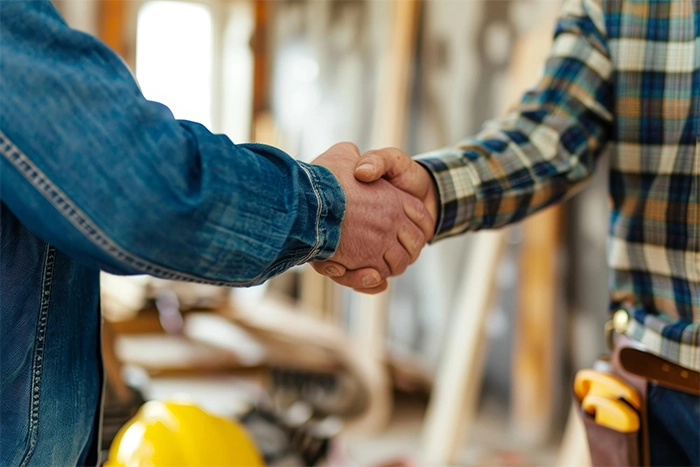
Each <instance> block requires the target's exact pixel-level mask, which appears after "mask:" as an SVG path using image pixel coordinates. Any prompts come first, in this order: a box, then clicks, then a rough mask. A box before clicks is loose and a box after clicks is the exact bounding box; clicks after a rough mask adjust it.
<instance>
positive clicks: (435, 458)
mask: <svg viewBox="0 0 700 467" xmlns="http://www.w3.org/2000/svg"><path fill="white" fill-rule="evenodd" d="M506 235H508V234H507V231H490V232H480V233H477V234H474V239H473V244H472V247H471V251H470V254H469V256H468V258H469V260H468V261H465V264H464V270H463V272H462V274H461V275H460V277H461V278H462V286H461V287H460V290H461V292H460V295H459V296H458V297H457V299H456V300H455V308H454V312H453V315H452V316H453V318H452V323H451V325H450V327H449V329H448V332H447V335H446V341H445V348H444V350H443V352H444V354H443V355H444V356H443V358H442V359H441V362H440V367H439V368H438V372H437V375H436V378H435V387H434V389H433V392H432V394H431V396H430V402H429V404H428V409H427V413H426V416H425V422H424V426H423V440H422V457H423V461H424V465H452V464H454V462H455V460H456V459H455V457H456V455H457V452H458V449H459V444H460V442H461V440H462V437H463V434H464V433H465V431H466V430H467V429H468V427H469V425H470V421H471V419H472V417H473V414H474V412H475V408H476V404H477V395H478V392H479V390H480V388H481V381H482V371H483V357H484V354H485V352H484V351H483V350H484V341H483V326H484V322H485V319H486V316H487V313H488V309H489V306H490V302H491V296H492V294H493V290H494V286H495V281H496V271H497V268H498V264H499V262H500V257H501V252H502V249H503V244H504V241H505V238H506Z"/></svg>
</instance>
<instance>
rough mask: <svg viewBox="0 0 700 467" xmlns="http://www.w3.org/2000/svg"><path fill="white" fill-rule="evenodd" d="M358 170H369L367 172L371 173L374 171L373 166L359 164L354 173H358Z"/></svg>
mask: <svg viewBox="0 0 700 467" xmlns="http://www.w3.org/2000/svg"><path fill="white" fill-rule="evenodd" d="M358 170H369V171H373V170H374V166H373V165H372V164H360V165H359V166H358V167H357V169H355V171H358Z"/></svg>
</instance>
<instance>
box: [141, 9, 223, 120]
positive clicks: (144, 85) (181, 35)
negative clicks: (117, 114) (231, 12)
mask: <svg viewBox="0 0 700 467" xmlns="http://www.w3.org/2000/svg"><path fill="white" fill-rule="evenodd" d="M136 34H137V36H136V38H137V41H136V78H137V79H138V81H139V84H140V86H141V90H142V92H143V94H144V96H145V97H146V98H147V99H149V100H153V101H157V102H161V103H163V104H165V105H167V106H168V107H169V108H170V110H171V111H172V112H173V114H174V115H175V117H176V118H180V119H186V120H193V121H195V122H199V123H202V124H203V125H206V126H207V127H210V128H211V124H212V77H211V73H212V55H213V52H212V20H211V13H210V11H209V9H208V8H207V7H206V6H204V5H201V4H197V3H187V2H172V1H154V2H148V3H146V4H144V5H143V7H141V10H140V11H139V14H138V24H137V31H136Z"/></svg>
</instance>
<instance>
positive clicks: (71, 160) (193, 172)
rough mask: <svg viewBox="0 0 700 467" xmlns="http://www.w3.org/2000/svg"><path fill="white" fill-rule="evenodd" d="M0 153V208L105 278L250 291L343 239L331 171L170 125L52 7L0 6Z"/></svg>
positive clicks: (118, 65) (193, 127)
mask: <svg viewBox="0 0 700 467" xmlns="http://www.w3.org/2000/svg"><path fill="white" fill-rule="evenodd" d="M183 92H186V90H183ZM0 153H1V154H2V157H0V164H1V165H0V170H1V172H0V175H1V178H0V196H1V197H2V202H3V203H5V204H6V205H7V206H8V207H9V208H10V210H12V212H13V213H14V214H15V215H16V216H17V217H18V218H19V219H20V220H21V221H22V222H23V223H24V224H25V225H26V226H27V227H28V228H29V229H30V230H32V231H33V232H34V233H36V234H37V235H38V236H39V237H41V238H43V239H44V240H45V241H47V242H50V243H52V244H54V245H55V246H56V247H57V248H59V249H61V250H63V251H65V252H66V253H68V254H70V255H72V256H73V257H75V258H76V259H77V260H79V261H82V262H84V263H87V264H90V265H94V266H95V267H100V268H102V269H104V270H107V271H110V272H114V273H118V274H135V273H147V274H152V275H156V276H160V277H164V278H170V279H180V280H193V281H205V282H210V283H216V284H222V285H238V286H247V285H253V284H257V283H260V282H263V281H264V280H265V279H268V278H270V277H272V276H273V275H276V274H279V273H281V272H283V271H284V270H286V269H288V268H290V267H292V266H294V265H296V264H301V263H303V262H306V261H310V260H321V259H326V258H328V257H330V256H331V255H332V254H333V252H334V251H335V249H336V248H337V245H338V242H339V240H340V226H341V223H342V220H343V216H344V212H345V197H344V194H343V191H342V189H341V187H340V185H339V184H338V181H337V180H336V178H335V177H334V176H333V175H332V174H331V173H330V172H329V171H328V170H327V169H325V168H323V167H319V166H313V165H309V164H304V163H300V162H297V161H295V160H294V159H292V158H291V157H289V156H288V155H286V154H285V153H283V152H282V151H280V150H278V149H275V148H273V147H270V146H265V145H261V144H241V145H236V144H233V143H232V142H231V140H229V138H227V137H226V136H224V135H215V134H212V133H211V132H209V131H208V130H207V129H206V128H205V127H203V126H201V125H199V124H197V123H193V122H187V121H180V120H176V119H174V118H173V116H172V114H171V112H170V111H169V110H168V108H166V107H165V106H163V105H161V104H158V103H155V102H150V101H147V100H146V99H145V98H144V97H143V95H142V94H141V92H140V91H139V89H138V86H137V84H136V82H135V81H134V78H133V76H132V75H131V73H130V72H129V70H128V69H127V68H126V66H125V65H124V64H123V63H122V61H121V60H120V59H119V58H118V57H117V56H116V55H115V54H114V53H113V52H112V51H111V50H110V49H109V48H107V47H106V46H105V45H104V44H102V43H101V42H100V41H98V40H97V39H95V38H93V37H91V36H88V35H86V34H83V33H80V32H78V31H74V30H71V29H70V28H69V27H67V26H66V24H65V23H64V22H63V20H62V19H61V18H60V16H59V15H58V14H57V13H56V11H55V10H54V8H53V7H52V6H51V4H50V3H48V2H44V1H39V2H12V1H10V2H8V1H0Z"/></svg>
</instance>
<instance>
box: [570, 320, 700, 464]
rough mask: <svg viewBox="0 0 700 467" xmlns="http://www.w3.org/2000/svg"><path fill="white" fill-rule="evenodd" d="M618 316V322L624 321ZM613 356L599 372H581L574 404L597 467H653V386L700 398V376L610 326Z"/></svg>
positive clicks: (600, 365)
mask: <svg viewBox="0 0 700 467" xmlns="http://www.w3.org/2000/svg"><path fill="white" fill-rule="evenodd" d="M619 313H625V314H626V312H624V311H622V310H620V311H618V312H617V313H616V316H615V318H613V321H616V320H617V321H620V319H621V318H620V317H619V315H618V314H619ZM606 332H607V336H608V343H609V345H610V347H611V353H610V355H609V356H606V357H602V358H601V360H599V362H596V369H594V370H589V369H586V370H581V371H579V372H578V373H577V374H576V379H575V380H574V401H575V402H576V404H577V407H579V410H578V413H579V415H580V416H581V419H582V420H583V423H584V426H585V428H586V436H587V438H588V446H589V450H590V454H591V463H592V464H593V466H638V465H639V466H648V465H649V424H648V420H649V419H648V416H647V388H648V386H649V383H653V384H657V385H659V386H663V387H666V388H670V389H674V390H677V391H683V392H687V393H690V394H694V395H699V394H700V373H698V372H697V371H692V370H689V369H687V368H683V367H681V366H679V365H677V364H675V363H673V362H670V361H668V360H665V359H663V358H661V357H658V356H656V355H653V354H651V353H648V352H646V351H645V348H644V347H643V346H642V345H641V344H640V343H638V342H636V341H633V340H632V339H630V338H628V337H627V336H625V335H624V334H621V333H619V332H617V331H615V329H614V328H613V325H612V322H611V323H609V325H608V326H606Z"/></svg>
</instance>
